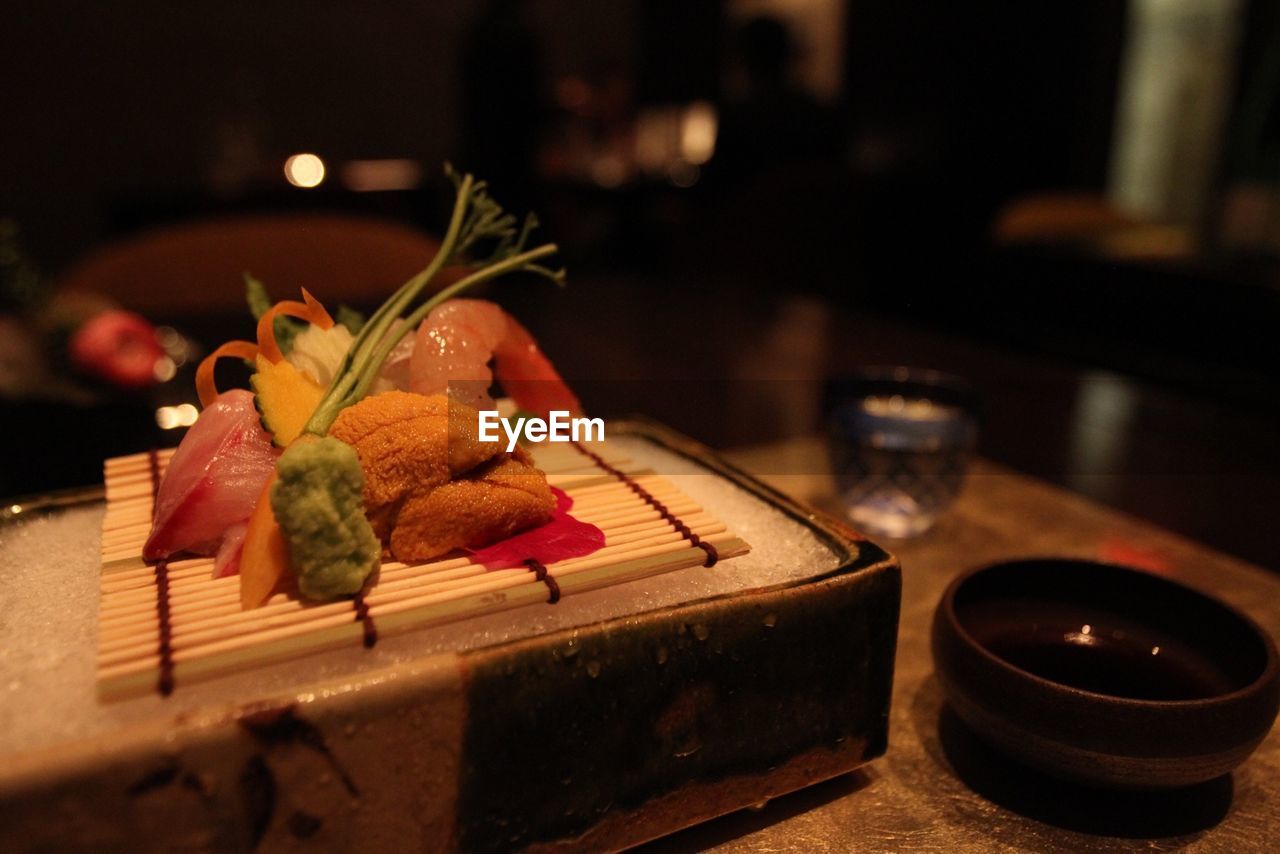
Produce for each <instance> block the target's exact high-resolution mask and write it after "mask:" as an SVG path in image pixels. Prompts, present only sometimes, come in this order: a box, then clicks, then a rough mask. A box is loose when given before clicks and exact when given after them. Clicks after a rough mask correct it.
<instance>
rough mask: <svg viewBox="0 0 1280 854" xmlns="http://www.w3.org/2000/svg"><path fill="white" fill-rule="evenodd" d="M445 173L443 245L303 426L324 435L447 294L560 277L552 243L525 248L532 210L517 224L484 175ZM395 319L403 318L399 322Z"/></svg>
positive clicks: (379, 317) (366, 335) (394, 300)
mask: <svg viewBox="0 0 1280 854" xmlns="http://www.w3.org/2000/svg"><path fill="white" fill-rule="evenodd" d="M445 174H447V175H448V176H449V178H450V180H452V181H453V183H454V187H455V197H454V204H453V215H452V216H451V217H450V219H449V228H448V230H446V231H445V235H444V240H443V241H442V242H441V244H440V250H439V251H438V252H437V253H436V257H435V258H433V259H432V260H431V263H430V264H428V265H427V267H426V269H424V270H423V271H422V272H420V273H418V274H417V275H416V276H414V277H413V278H411V279H410V280H409V281H407V282H405V283H404V285H402V286H401V287H400V289H399V290H398V291H396V292H395V293H394V294H392V295H391V297H390V299H388V300H387V301H386V302H384V303H383V304H382V306H381V307H380V308H379V309H378V310H377V311H375V312H374V313H373V316H372V317H370V318H369V320H368V322H366V323H365V324H364V326H363V327H362V328H361V329H360V332H359V334H358V335H356V339H355V342H354V343H353V344H352V346H351V350H350V352H348V353H347V357H346V358H345V359H344V360H343V362H342V365H341V366H340V367H339V368H338V371H337V373H336V374H335V375H334V378H333V381H332V382H331V383H330V384H329V388H328V390H327V391H326V392H325V396H324V397H323V398H322V399H321V401H320V403H319V405H318V406H316V410H315V412H314V413H312V415H311V419H310V420H309V421H308V422H307V425H306V427H305V428H303V432H304V433H310V434H313V435H316V436H323V435H325V434H326V433H327V432H328V431H329V427H330V426H331V425H332V424H333V421H334V419H335V418H337V417H338V413H339V412H341V411H342V410H343V409H345V408H346V407H348V406H350V405H351V404H353V403H356V402H357V401H359V400H360V399H361V398H363V397H364V396H365V394H367V393H368V391H369V388H370V387H371V386H372V385H373V381H374V380H375V379H376V378H377V375H378V371H379V370H381V368H382V364H383V363H384V362H385V361H386V360H387V356H388V355H390V353H391V351H392V350H393V349H395V347H396V345H397V344H399V343H400V340H401V339H402V338H404V336H405V335H407V334H409V332H410V331H412V330H413V329H414V328H416V327H417V325H418V324H419V323H421V322H422V319H423V318H424V317H426V316H427V315H428V314H429V313H430V312H431V310H432V309H434V308H435V307H436V306H438V305H440V304H441V303H443V302H445V301H446V300H448V299H450V298H452V297H455V296H457V295H458V294H460V293H462V292H463V291H465V290H467V289H469V288H472V287H474V286H476V285H478V284H480V283H482V282H487V281H489V280H490V279H494V278H497V277H498V276H501V275H503V274H505V273H516V272H526V273H535V274H537V275H540V276H544V277H546V278H548V279H551V280H552V281H554V282H557V283H563V281H564V275H565V273H564V270H552V269H550V268H548V267H545V266H543V265H541V264H539V263H537V262H538V261H540V260H541V259H543V258H546V257H547V256H549V255H553V254H555V253H556V251H557V247H556V245H555V244H554V243H545V244H543V245H541V246H538V247H536V248H533V249H526V248H525V247H526V246H527V244H528V241H529V237H530V235H531V234H532V232H533V229H534V228H536V227H537V224H538V221H537V218H536V217H534V216H533V215H532V214H529V215H528V216H527V217H525V220H524V223H523V224H519V221H518V220H517V219H516V217H515V216H514V215H512V214H509V213H506V212H505V211H503V209H502V206H501V205H500V204H498V203H497V202H496V201H494V200H493V198H492V197H491V196H490V195H489V193H488V185H487V184H486V182H484V181H477V180H475V178H474V177H473V176H471V175H461V176H460V175H459V174H458V173H457V172H455V171H454V170H453V169H452V167H449V166H447V165H446V166H445ZM486 245H489V246H490V249H489V252H488V255H486V256H484V257H483V258H482V259H481V260H476V261H467V260H466V257H467V254H468V252H470V251H472V250H474V249H477V248H479V247H483V246H486ZM458 263H467V264H468V266H470V267H471V268H472V269H473V270H474V272H472V273H471V274H470V275H469V276H467V277H465V278H464V279H462V280H461V281H458V282H455V283H454V284H452V285H450V286H449V287H447V288H444V289H443V290H441V291H440V292H439V293H436V294H435V295H433V296H432V297H431V298H430V299H428V300H426V301H425V302H423V303H422V304H421V305H419V306H418V307H417V308H414V309H413V310H412V311H409V309H410V307H411V306H412V305H413V303H414V301H415V300H416V299H417V298H418V296H419V295H420V294H421V293H422V292H423V290H425V289H426V287H427V285H429V284H430V283H431V282H432V280H433V279H435V277H436V276H437V275H439V273H440V271H441V270H443V269H444V268H445V267H447V266H449V265H451V264H458ZM406 312H408V313H407V314H406ZM397 321H403V323H402V324H401V325H400V326H399V327H398V328H396V322H397Z"/></svg>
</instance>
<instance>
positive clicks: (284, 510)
mask: <svg viewBox="0 0 1280 854" xmlns="http://www.w3.org/2000/svg"><path fill="white" fill-rule="evenodd" d="M363 490H364V473H363V471H362V470H361V468H360V458H359V457H358V456H356V452H355V449H354V448H352V447H351V446H350V445H348V444H346V443H345V442H342V441H339V440H338V439H334V438H331V437H325V438H321V439H315V440H313V441H301V442H296V443H294V444H293V445H290V446H289V448H288V449H286V450H285V452H284V453H283V454H282V455H281V456H280V460H279V462H278V463H277V464H276V482H275V485H274V486H272V488H271V509H272V511H273V512H274V513H275V517H276V521H277V522H279V524H280V530H281V531H282V532H283V534H284V537H285V540H286V541H287V542H288V544H289V558H290V563H291V564H292V565H293V568H294V572H296V573H297V581H298V590H299V592H301V593H302V595H304V596H306V597H308V598H310V599H332V598H334V597H337V596H345V595H351V594H353V593H358V592H359V591H360V588H362V587H363V586H364V582H365V579H367V578H368V577H369V574H370V573H372V572H373V571H374V570H375V569H377V567H378V564H379V561H380V560H381V557H382V546H381V544H380V543H379V542H378V538H377V537H376V536H374V533H373V528H372V527H370V525H369V520H368V519H366V518H365V516H364V504H363V499H362V494H363Z"/></svg>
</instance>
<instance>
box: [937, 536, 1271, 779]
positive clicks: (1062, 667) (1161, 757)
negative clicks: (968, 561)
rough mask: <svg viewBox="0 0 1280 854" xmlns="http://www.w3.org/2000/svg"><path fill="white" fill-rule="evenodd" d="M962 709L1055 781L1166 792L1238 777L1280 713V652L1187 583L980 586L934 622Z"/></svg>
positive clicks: (1091, 572) (1085, 570) (1080, 569)
mask: <svg viewBox="0 0 1280 854" xmlns="http://www.w3.org/2000/svg"><path fill="white" fill-rule="evenodd" d="M932 640H933V659H934V664H935V666H936V669H937V673H938V678H939V681H940V682H941V684H942V688H943V691H944V693H945V694H946V696H947V700H948V701H949V703H950V705H951V707H952V709H954V711H955V712H956V714H957V715H958V716H959V717H960V719H961V720H963V721H964V722H965V723H966V724H967V725H968V726H969V727H970V728H971V729H972V730H973V731H974V732H975V733H977V735H979V736H980V737H981V738H983V739H984V740H985V741H987V742H989V743H990V744H991V745H992V746H994V747H995V748H996V749H998V750H1000V751H1001V752H1003V753H1006V754H1007V755H1009V756H1011V757H1012V758H1014V759H1015V760H1018V761H1020V762H1022V763H1023V764H1025V765H1028V766H1031V767H1033V768H1036V769H1039V770H1040V771H1043V772H1045V773H1047V774H1050V775H1053V776H1055V777H1060V778H1064V779H1068V780H1072V781H1075V782H1078V783H1084V784H1088V785H1093V786H1102V787H1109V788H1121V789H1167V788H1176V787H1180V786H1189V785H1193V784H1195V783H1201V782H1204V781H1207V780H1212V779H1214V778H1216V777H1219V776H1221V775H1223V774H1226V773H1228V772H1230V771H1231V770H1232V769H1234V768H1235V767H1236V766H1238V765H1239V764H1240V763H1241V762H1243V761H1244V760H1245V759H1246V758H1248V756H1249V754H1251V753H1252V752H1253V751H1254V749H1255V748H1256V747H1257V746H1258V744H1259V743H1260V742H1261V741H1262V739H1263V738H1264V737H1266V735H1267V733H1268V732H1269V731H1270V729H1271V725H1272V723H1273V722H1274V721H1275V718H1276V712H1277V709H1278V708H1280V657H1278V656H1277V654H1276V647H1275V644H1274V643H1273V642H1272V640H1271V638H1270V637H1269V636H1268V635H1267V633H1266V632H1265V631H1263V630H1262V629H1261V628H1260V627H1259V626H1258V625H1257V624H1256V623H1254V622H1253V621H1252V620H1251V619H1249V618H1248V617H1246V616H1245V615H1243V614H1241V613H1240V612H1239V611H1236V610H1234V609H1232V608H1230V607H1228V606H1227V605H1225V604H1223V603H1221V602H1219V601H1217V600H1216V599H1212V598H1210V597H1208V596H1204V595H1202V594H1200V593H1197V592H1196V591H1194V590H1191V589H1190V588H1188V587H1184V586H1183V585H1181V584H1176V583H1174V582H1172V581H1168V580H1166V579H1163V578H1160V577H1158V576H1155V575H1151V574H1149V573H1145V572H1139V571H1136V570H1132V569H1126V568H1124V567H1120V566H1112V565H1109V564H1103V563H1095V562H1092V561H1083V560H1056V559H1045V560H1024V561H1013V562H1009V563H1000V564H995V565H993V566H989V567H985V568H981V569H977V570H973V571H971V572H968V573H965V574H963V575H961V576H960V577H959V578H957V579H956V580H955V581H953V582H952V583H951V585H950V587H948V588H947V591H946V593H944V594H943V596H942V601H941V602H940V603H939V604H938V609H937V611H936V612H935V613H934V620H933V639H932Z"/></svg>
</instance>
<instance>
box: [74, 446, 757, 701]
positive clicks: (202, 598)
mask: <svg viewBox="0 0 1280 854" xmlns="http://www.w3.org/2000/svg"><path fill="white" fill-rule="evenodd" d="M172 454H173V451H172V450H167V451H161V452H159V453H157V454H156V455H155V465H156V466H157V470H158V473H159V474H160V475H163V472H164V468H165V466H166V465H167V464H168V461H169V458H170V457H171V456H172ZM536 457H537V464H538V466H539V467H540V468H542V469H543V471H545V472H546V473H547V480H548V482H549V483H550V484H551V485H552V486H556V487H559V488H560V489H563V490H564V491H565V492H566V493H568V494H569V496H570V497H572V498H573V507H572V509H571V510H570V513H571V514H572V515H573V516H574V517H576V518H578V519H580V520H582V521H584V522H590V523H592V524H594V525H596V526H597V527H599V528H600V529H601V530H602V531H603V532H604V534H605V547H604V548H603V549H601V550H600V551H597V552H596V553H594V554H591V555H588V556H586V557H582V558H574V559H570V560H564V561H560V562H557V563H553V564H549V565H547V566H546V567H545V571H544V569H543V568H542V567H541V566H540V565H534V566H531V567H528V568H526V567H520V568H515V569H498V570H487V569H485V567H484V566H482V565H479V564H476V563H472V561H471V559H470V558H469V557H468V556H465V555H462V556H446V557H444V558H438V559H436V560H432V561H429V562H426V563H421V564H414V565H405V564H402V563H397V562H394V561H389V560H388V561H385V562H384V563H383V564H382V568H381V571H380V573H379V574H378V578H377V583H376V585H375V586H373V587H371V588H369V589H367V590H366V591H365V593H364V594H363V595H362V596H360V597H357V598H356V599H355V600H351V599H343V600H338V601H334V602H327V603H321V604H307V603H304V602H303V601H300V600H299V599H297V598H296V597H293V596H291V595H289V594H285V593H277V594H276V595H274V596H273V597H272V598H271V599H270V600H269V601H268V602H267V603H266V604H265V605H264V606H262V607H261V608H256V609H253V610H250V611H244V610H241V608H240V580H239V578H238V577H237V576H228V577H226V578H214V577H213V558H207V557H205V558H191V559H184V560H173V561H169V562H167V565H166V566H165V567H164V568H162V569H158V568H157V567H156V566H155V565H152V564H148V563H147V562H145V561H144V560H143V559H142V557H141V554H142V546H143V543H144V541H145V540H146V538H147V535H148V533H149V532H150V528H151V515H152V507H153V499H152V493H153V473H152V465H153V461H152V455H151V454H146V453H144V454H135V455H133V456H129V457H119V458H115V459H110V460H107V462H106V464H105V480H106V491H107V512H106V516H105V518H104V520H103V523H102V582H101V585H102V597H101V608H100V611H99V625H98V693H99V695H100V696H101V697H102V698H104V699H114V698H121V697H126V696H132V695H137V694H142V693H147V692H152V691H156V690H163V692H164V693H167V692H168V690H170V689H171V688H172V687H173V686H175V685H176V686H178V687H180V686H181V685H183V684H187V683H190V682H193V681H197V680H200V679H204V678H209V677H213V676H218V675H222V674H226V673H230V672H234V671H237V670H242V669H245V668H250V667H254V666H257V665H261V664H266V663H270V662H275V661H281V660H285V659H289V658H293V657H296V656H300V655H306V654H310V653H313V652H318V651H321V650H325V649H330V648H334V647H340V646H344V645H356V646H358V645H360V644H361V643H364V644H365V645H366V646H371V645H372V643H373V642H376V639H377V638H378V637H381V636H386V635H389V634H393V633H397V632H402V631H406V630H410V629H416V628H421V627H425V626H431V625H436V624H441V623H446V622H450V621H453V620H461V619H466V618H468V617H473V616H477V615H481V614H489V613H493V612H497V611H502V610H505V609H508V608H516V607H520V606H524V605H536V604H539V603H542V604H543V606H544V607H555V604H554V602H555V600H557V599H559V598H563V597H565V596H569V595H572V594H574V593H579V592H582V591H586V590H593V589H596V588H600V587H606V586H609V585H614V584H621V583H623V582H627V581H632V580H634V579H638V578H643V577H645V576H649V575H655V574H658V573H664V572H672V571H676V570H686V569H693V568H697V571H703V572H710V571H714V569H705V568H704V564H705V563H706V562H707V560H708V550H706V549H704V548H703V547H701V546H699V545H697V543H698V542H699V540H700V541H701V542H702V543H704V544H710V545H711V546H712V547H713V548H714V551H715V552H716V553H717V554H718V557H719V559H720V560H723V559H726V558H731V557H735V556H737V555H741V554H745V553H746V552H747V551H748V550H749V548H750V547H749V546H748V545H747V543H745V542H744V541H742V540H741V539H739V538H738V537H737V536H735V535H734V534H733V533H732V532H731V531H729V530H728V528H727V527H726V526H725V524H724V523H723V522H721V521H719V520H718V519H716V518H715V517H714V516H712V515H711V514H710V513H709V512H707V511H706V510H704V509H703V508H702V507H699V506H698V505H697V503H695V502H694V501H693V500H692V499H690V498H689V497H688V496H686V495H685V494H683V493H682V492H681V491H680V490H679V489H678V488H676V487H675V486H674V485H673V484H671V483H670V482H669V481H667V480H666V479H664V478H662V477H660V476H658V475H655V474H653V473H651V472H647V471H644V470H639V469H637V468H635V466H634V465H633V464H632V463H631V461H630V460H629V459H627V458H625V457H623V456H621V455H618V454H616V453H614V452H613V451H612V450H611V449H609V447H608V444H607V443H603V444H593V445H592V450H591V451H586V450H585V449H584V450H580V449H578V448H577V447H576V446H573V445H568V444H559V445H552V444H544V445H541V446H539V447H538V448H537V450H536ZM620 475H625V477H626V478H627V480H629V481H631V484H634V485H635V486H638V487H639V490H637V489H636V488H635V487H633V486H632V485H630V484H628V482H627V481H626V480H624V479H623V477H620ZM642 493H643V494H642ZM646 495H647V497H646ZM664 511H665V512H664ZM455 554H456V553H455ZM549 602H550V604H548V603H549Z"/></svg>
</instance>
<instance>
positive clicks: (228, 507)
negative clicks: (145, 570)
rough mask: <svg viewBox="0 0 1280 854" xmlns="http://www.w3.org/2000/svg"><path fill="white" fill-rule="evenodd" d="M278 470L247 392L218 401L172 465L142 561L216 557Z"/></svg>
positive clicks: (163, 483) (202, 416)
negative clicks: (187, 554) (182, 556)
mask: <svg viewBox="0 0 1280 854" xmlns="http://www.w3.org/2000/svg"><path fill="white" fill-rule="evenodd" d="M275 464H276V451H275V449H274V448H273V447H272V446H271V437H270V436H268V435H267V432H266V431H265V430H263V429H262V424H261V423H259V421H258V410H257V409H255V408H254V405H253V395H252V394H251V393H250V392H247V391H244V390H243V389H235V390H233V391H228V392H226V393H224V394H222V395H219V397H218V399H217V400H216V401H214V402H213V404H212V405H210V406H208V407H206V408H205V410H204V412H202V413H200V418H199V419H198V420H197V421H196V423H195V425H194V426H193V427H192V428H191V430H190V431H188V433H187V435H186V437H185V438H183V440H182V444H180V445H179V446H178V450H177V451H176V452H175V453H174V455H173V459H172V460H170V462H169V467H168V469H167V470H166V471H165V475H164V480H162V481H161V482H160V490H159V493H158V495H157V496H156V506H155V512H154V513H153V514H152V523H151V536H150V537H148V538H147V543H146V545H145V546H143V549H142V556H143V557H144V558H146V559H147V560H158V559H160V558H164V557H169V556H170V555H172V554H175V553H177V552H183V551H185V552H192V553H195V554H206V555H211V554H214V553H215V552H216V551H217V550H218V549H219V547H220V546H221V544H222V541H223V538H224V536H225V535H226V534H227V532H228V529H230V528H231V527H232V526H233V525H237V524H239V523H242V522H244V521H246V520H247V519H248V518H249V514H250V513H252V512H253V506H254V504H255V503H256V502H257V500H258V493H260V492H261V491H262V484H263V483H265V482H266V480H267V476H268V475H270V474H271V470H272V468H273V467H274V466H275ZM228 557H230V555H228Z"/></svg>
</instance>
